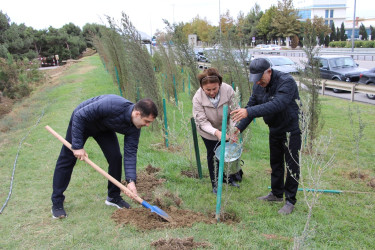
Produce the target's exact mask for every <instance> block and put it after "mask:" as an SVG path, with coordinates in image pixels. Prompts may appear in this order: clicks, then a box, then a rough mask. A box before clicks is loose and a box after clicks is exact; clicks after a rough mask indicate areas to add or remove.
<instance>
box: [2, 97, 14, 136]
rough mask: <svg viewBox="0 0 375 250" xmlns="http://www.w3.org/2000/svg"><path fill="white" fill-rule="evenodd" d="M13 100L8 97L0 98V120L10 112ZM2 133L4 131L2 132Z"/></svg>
mask: <svg viewBox="0 0 375 250" xmlns="http://www.w3.org/2000/svg"><path fill="white" fill-rule="evenodd" d="M13 103H14V100H12V99H10V98H8V97H1V99H0V119H1V118H2V117H3V116H4V115H6V114H8V113H9V112H10V111H12V106H13ZM3 132H4V131H3Z"/></svg>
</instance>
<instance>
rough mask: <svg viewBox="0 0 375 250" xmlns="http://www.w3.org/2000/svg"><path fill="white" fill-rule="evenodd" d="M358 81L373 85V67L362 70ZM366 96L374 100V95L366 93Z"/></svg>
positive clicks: (374, 75) (374, 83) (374, 74)
mask: <svg viewBox="0 0 375 250" xmlns="http://www.w3.org/2000/svg"><path fill="white" fill-rule="evenodd" d="M358 82H359V83H363V84H366V85H373V86H375V68H372V69H370V70H368V71H364V72H362V73H361V74H359V81H358ZM366 96H367V98H369V99H372V100H375V95H372V94H366Z"/></svg>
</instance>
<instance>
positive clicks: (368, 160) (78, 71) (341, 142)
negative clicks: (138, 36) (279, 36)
mask: <svg viewBox="0 0 375 250" xmlns="http://www.w3.org/2000/svg"><path fill="white" fill-rule="evenodd" d="M110 93H111V94H119V92H118V87H117V86H116V84H114V83H113V81H112V78H111V76H110V75H109V74H108V73H107V72H106V71H105V69H104V68H103V65H102V63H101V61H100V59H99V57H98V56H97V55H94V56H91V57H86V58H84V60H83V61H82V62H80V63H77V64H74V65H72V66H71V67H70V68H69V70H67V71H65V72H64V74H63V75H62V76H61V77H60V78H58V82H56V83H55V84H50V85H44V86H42V87H39V88H38V89H37V90H35V91H34V92H33V93H32V95H31V96H30V97H29V98H28V99H26V100H24V101H22V102H21V103H18V104H16V105H15V106H14V110H13V111H12V112H11V113H10V114H8V115H6V116H5V117H4V118H3V119H2V120H0V127H1V128H9V129H3V132H1V131H0V159H1V160H0V183H1V184H0V206H2V205H3V204H4V203H5V200H6V198H7V196H8V193H9V188H10V182H11V176H12V171H13V165H14V162H15V159H16V156H17V152H18V157H17V162H16V170H15V175H14V180H13V189H12V195H11V198H10V200H9V202H8V204H7V206H6V207H5V209H4V211H3V213H2V214H0V232H1V233H0V249H26V248H28V249H30V248H32V249H47V248H48V249H62V248H64V249H73V248H75V249H80V248H90V249H150V248H152V247H151V245H150V244H151V243H152V242H153V241H156V240H158V239H160V238H165V239H169V238H186V237H194V241H197V242H208V243H209V244H210V245H211V247H212V248H215V249H280V248H282V249H286V248H292V247H293V239H294V237H295V236H298V235H300V234H301V232H302V231H303V228H304V225H305V222H306V217H307V212H308V208H307V206H306V204H305V203H304V200H303V193H302V192H299V193H298V195H297V199H298V202H297V204H296V209H295V211H294V212H293V213H292V214H291V215H289V216H280V215H279V214H278V213H277V211H278V210H279V209H280V208H281V206H282V204H280V203H279V204H267V203H265V202H260V201H258V200H257V199H256V198H257V197H258V196H261V195H265V194H267V193H268V192H269V189H268V186H269V185H270V171H269V170H270V167H269V149H268V128H267V126H266V125H265V124H264V122H263V120H262V119H256V122H255V123H253V124H251V126H250V127H249V128H251V132H250V134H248V137H247V140H246V142H245V145H244V153H243V155H242V159H243V160H244V163H245V164H244V166H243V170H244V180H243V182H242V183H241V188H240V189H235V188H231V187H230V188H227V186H226V185H224V192H223V201H222V203H223V208H224V210H225V211H226V212H229V213H232V214H235V215H236V217H237V218H238V219H239V222H238V223H235V224H231V225H228V224H225V223H218V224H204V223H197V224H194V225H193V226H192V227H190V228H189V227H188V228H177V229H162V230H147V231H142V230H138V229H137V228H135V227H134V226H131V225H117V224H116V223H115V222H114V220H113V219H112V218H111V215H112V214H113V212H114V211H115V208H114V207H108V206H106V205H105V204H104V201H105V199H106V191H107V180H106V179H105V178H104V177H102V176H101V175H100V174H98V173H97V172H96V171H95V170H93V169H92V168H91V167H90V166H88V165H86V164H85V163H82V162H79V163H78V164H77V165H76V167H75V169H74V172H73V175H72V179H71V182H70V185H69V187H68V189H67V191H66V192H65V195H66V200H65V205H64V206H65V209H66V211H67V213H68V218H67V219H63V220H54V219H52V217H51V211H50V210H51V200H50V196H51V192H52V176H53V171H54V167H55V163H56V159H57V156H58V154H59V152H60V149H61V143H60V142H59V141H58V140H57V139H55V138H54V137H53V136H52V135H50V134H49V133H48V132H47V131H46V130H45V129H44V126H45V125H49V126H51V127H52V128H53V129H54V130H56V131H57V132H58V133H60V134H61V135H63V136H65V132H66V129H67V125H68V122H69V119H70V115H71V112H72V111H73V110H74V108H75V107H76V106H77V105H78V104H79V103H80V102H82V101H83V100H86V99H88V98H90V97H93V96H96V95H101V94H110ZM321 100H322V113H323V117H324V122H325V126H324V129H323V131H322V134H327V133H328V132H329V130H331V131H332V132H333V134H334V136H335V138H334V143H333V145H332V147H331V148H330V149H329V151H328V153H327V154H328V155H332V154H335V162H334V166H333V167H332V168H331V169H330V170H329V171H328V172H326V174H325V175H324V176H323V178H322V185H321V187H320V188H321V189H334V190H344V191H358V192H369V193H347V192H344V193H342V194H321V195H320V197H319V203H318V205H317V207H316V208H315V209H314V211H313V217H312V223H311V232H310V233H309V236H310V237H309V238H308V241H307V242H306V243H307V244H308V245H307V247H308V248H315V249H373V247H374V245H375V240H374V238H375V237H374V235H375V212H374V211H375V208H374V199H375V195H374V193H375V189H374V187H371V186H370V185H369V183H370V182H371V181H373V182H375V181H374V178H375V169H374V163H373V159H374V154H375V153H374V152H375V131H374V129H373V124H374V122H375V115H374V113H375V107H374V106H371V105H367V104H359V103H350V102H348V101H346V100H340V99H334V98H331V97H326V96H324V97H321ZM179 101H180V102H183V112H181V111H179V110H178V109H177V108H176V106H175V105H174V103H173V102H170V103H168V104H167V107H168V122H169V126H170V127H171V129H172V130H174V134H175V135H176V139H172V138H171V139H170V143H171V144H172V145H175V146H177V148H178V147H179V148H181V149H180V150H176V151H171V150H161V149H158V147H157V146H155V145H160V144H162V143H163V138H162V136H161V133H160V132H159V130H158V129H157V126H156V124H155V125H154V126H153V127H150V128H143V129H142V135H141V141H140V145H139V150H138V167H137V169H138V171H142V170H143V169H145V168H146V166H147V165H148V164H151V165H152V166H154V167H158V168H160V169H161V171H160V172H159V174H158V177H160V178H165V179H166V182H165V183H164V188H165V189H168V190H169V191H170V192H172V193H174V194H177V195H178V196H179V197H180V198H181V199H182V200H183V204H182V208H183V209H188V210H193V211H196V212H202V213H212V212H215V208H216V196H214V195H213V194H212V193H211V185H210V182H209V178H208V177H207V176H208V170H207V166H206V159H205V148H204V145H203V142H202V140H201V139H200V140H199V145H200V151H201V161H202V168H203V175H204V176H205V178H203V179H202V180H200V179H194V178H188V177H186V176H183V175H181V171H182V170H189V169H191V166H194V168H195V159H194V157H193V158H191V157H192V152H191V150H189V148H190V147H189V146H188V145H190V144H191V143H192V137H191V135H190V134H189V133H190V131H191V128H190V124H189V123H188V121H189V120H190V117H191V113H192V112H191V110H192V104H191V100H190V98H189V97H188V95H187V93H180V94H179ZM348 106H351V108H352V110H357V109H356V107H358V108H359V110H360V111H361V113H360V117H361V119H362V120H363V121H364V123H365V124H366V127H365V129H364V132H363V133H364V138H363V140H362V141H361V144H360V151H359V152H360V153H359V157H358V158H357V157H356V155H355V153H354V152H353V149H354V145H355V143H354V140H353V138H352V129H351V126H350V121H349V118H348ZM182 117H184V119H183V118H182ZM354 117H357V118H355V121H357V120H358V115H357V112H356V114H355V116H354ZM25 136H27V137H26V138H25V139H24V140H23V141H22V143H20V142H21V140H22V139H23V138H24V137H25ZM250 138H251V139H250ZM119 141H120V144H121V143H122V141H123V140H122V136H121V135H119ZM85 149H86V151H87V152H88V154H89V157H90V159H91V160H92V161H93V162H95V163H96V164H97V165H99V166H101V167H102V168H103V169H104V170H107V163H106V160H105V158H104V156H103V154H102V152H101V150H100V148H99V146H98V145H97V144H96V143H95V141H94V140H92V139H89V140H88V141H87V143H86V145H85ZM358 168H360V170H361V173H363V176H362V178H353V172H356V171H357V169H358ZM302 172H303V173H305V170H304V169H302ZM126 200H128V201H129V199H126ZM131 204H132V206H133V207H139V205H137V204H134V203H132V202H131Z"/></svg>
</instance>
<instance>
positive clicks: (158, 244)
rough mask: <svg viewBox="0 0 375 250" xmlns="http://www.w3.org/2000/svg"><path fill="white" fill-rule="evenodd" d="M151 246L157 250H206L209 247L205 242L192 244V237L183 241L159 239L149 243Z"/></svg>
mask: <svg viewBox="0 0 375 250" xmlns="http://www.w3.org/2000/svg"><path fill="white" fill-rule="evenodd" d="M151 246H153V247H155V248H156V249H157V250H170V249H176V250H178V249H183V250H187V249H195V248H198V247H200V248H206V247H210V246H211V245H210V244H209V243H207V242H194V237H188V238H184V239H178V238H175V239H168V240H167V239H159V240H157V241H154V242H152V243H151Z"/></svg>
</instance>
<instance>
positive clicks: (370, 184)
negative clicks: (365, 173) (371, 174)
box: [367, 178, 375, 188]
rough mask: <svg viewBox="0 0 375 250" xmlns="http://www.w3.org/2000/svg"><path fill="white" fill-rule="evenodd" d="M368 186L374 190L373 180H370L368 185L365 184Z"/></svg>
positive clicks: (374, 183)
mask: <svg viewBox="0 0 375 250" xmlns="http://www.w3.org/2000/svg"><path fill="white" fill-rule="evenodd" d="M367 185H368V186H370V187H372V188H375V178H372V179H371V180H370V181H369V182H368V183H367Z"/></svg>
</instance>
